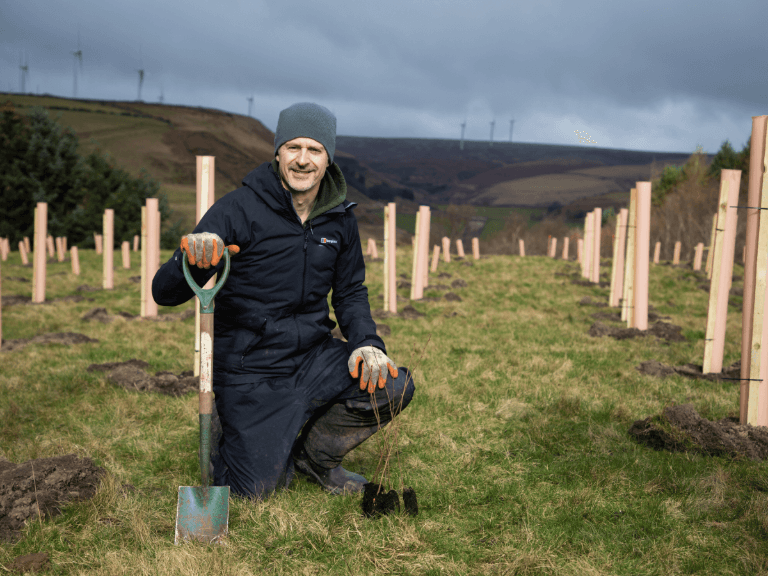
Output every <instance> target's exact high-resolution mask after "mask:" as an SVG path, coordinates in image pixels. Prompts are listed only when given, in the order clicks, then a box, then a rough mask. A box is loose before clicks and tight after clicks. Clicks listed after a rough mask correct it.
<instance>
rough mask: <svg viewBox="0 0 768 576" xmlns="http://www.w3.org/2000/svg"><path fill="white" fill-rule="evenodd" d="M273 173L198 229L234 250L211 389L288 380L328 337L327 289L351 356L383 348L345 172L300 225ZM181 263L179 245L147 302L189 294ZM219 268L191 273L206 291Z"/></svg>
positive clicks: (257, 177)
mask: <svg viewBox="0 0 768 576" xmlns="http://www.w3.org/2000/svg"><path fill="white" fill-rule="evenodd" d="M275 168H276V165H274V164H271V163H269V162H265V163H264V164H262V165H261V166H259V167H258V168H256V169H255V170H253V171H252V172H251V173H250V174H248V175H247V176H246V177H245V179H244V180H243V186H242V187H241V188H238V189H237V190H234V191H233V192H230V193H229V194H227V195H226V196H224V197H223V198H221V199H220V200H218V201H217V202H215V203H214V205H213V206H212V207H211V208H210V209H209V210H208V211H207V212H206V213H205V215H204V216H203V218H202V219H201V220H200V222H199V223H198V225H197V226H196V227H195V230H194V232H215V233H216V234H218V235H219V236H220V237H221V238H222V239H223V240H224V243H225V244H226V245H230V244H235V245H237V246H239V247H240V253H239V254H237V255H236V256H233V257H232V259H231V268H230V272H229V277H228V279H227V281H226V283H225V284H224V286H223V287H222V289H221V291H220V292H219V293H218V295H217V296H216V300H215V312H214V339H213V345H214V354H213V370H214V384H218V385H233V384H242V383H246V382H254V381H258V380H260V379H262V378H275V377H280V376H288V375H292V374H293V373H294V372H295V370H296V368H297V367H298V366H299V365H300V363H301V361H302V359H303V358H304V356H305V355H306V354H307V353H308V352H309V351H310V350H312V349H313V348H314V347H315V346H317V345H318V344H320V343H321V342H323V341H324V340H325V339H327V338H330V337H331V336H330V331H331V329H333V328H334V327H335V325H336V324H335V323H334V322H333V321H332V320H331V319H330V318H329V316H328V313H329V308H328V293H329V292H331V291H332V295H331V304H332V305H333V308H334V311H335V313H336V319H337V320H338V322H339V327H340V328H341V333H342V334H343V335H344V337H345V338H346V339H347V340H348V349H349V352H350V353H351V352H352V351H353V350H354V349H356V348H358V347H360V346H369V345H370V346H375V347H377V348H380V349H381V350H383V351H385V352H386V349H385V347H384V342H383V341H382V340H381V338H379V337H378V336H377V335H376V324H375V323H374V322H373V319H372V318H371V310H370V305H369V303H368V289H367V288H366V287H365V286H364V285H363V282H364V281H365V263H364V261H363V253H362V248H361V244H360V235H359V232H358V229H357V220H356V219H355V216H354V213H353V212H352V208H353V207H354V206H355V204H354V203H351V202H348V201H347V200H346V199H345V198H346V183H345V182H344V176H343V175H342V173H341V170H340V169H339V168H338V166H337V165H336V164H331V165H330V166H329V167H328V169H327V170H326V174H325V177H324V178H323V182H322V185H321V189H320V192H319V193H318V199H317V202H316V204H315V209H314V210H313V212H312V214H310V217H309V218H308V219H307V221H306V222H305V223H304V224H302V222H301V219H300V218H299V216H298V215H297V214H296V211H295V210H294V208H293V204H292V201H291V196H290V193H289V192H288V191H286V190H285V189H284V188H283V187H282V184H281V183H280V179H279V176H278V174H277V173H276V171H275ZM337 201H338V203H336V202H337ZM334 204H335V205H334ZM329 206H330V207H329ZM318 209H319V212H320V213H318ZM181 258H182V252H181V249H180V248H179V249H177V250H176V251H175V252H174V254H173V257H171V259H170V260H169V261H168V262H166V263H165V264H164V265H163V266H162V267H161V268H160V269H159V270H158V271H157V274H156V275H155V278H154V281H153V282H152V296H153V297H154V299H155V301H156V302H157V303H158V304H161V305H163V306H176V305H178V304H182V303H184V302H187V301H189V300H190V299H191V298H192V297H193V296H194V293H193V292H192V289H191V288H190V287H189V286H188V285H187V282H186V280H185V278H184V274H183V271H182V268H181V264H182V260H181ZM223 266H224V260H223V259H222V261H221V262H220V263H219V264H218V265H217V266H216V268H215V269H214V268H211V269H209V270H201V269H199V268H197V267H196V266H191V267H190V271H191V272H192V275H193V277H194V278H195V280H197V281H198V284H199V285H200V286H202V285H203V284H204V283H205V282H206V281H207V280H208V279H209V278H210V277H211V276H213V274H214V273H215V272H218V271H220V270H222V269H223Z"/></svg>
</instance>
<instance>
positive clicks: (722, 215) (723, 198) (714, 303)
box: [702, 170, 741, 374]
mask: <svg viewBox="0 0 768 576" xmlns="http://www.w3.org/2000/svg"><path fill="white" fill-rule="evenodd" d="M740 183H741V170H721V172H720V202H719V203H718V211H717V222H718V224H719V225H718V227H717V230H716V232H717V234H716V236H715V253H714V256H713V260H712V282H710V287H709V310H708V312H707V333H706V334H707V335H706V340H705V342H704V363H703V367H702V372H703V373H704V374H711V373H714V374H719V373H720V372H722V370H723V349H724V347H725V323H726V320H727V313H728V292H729V291H730V286H731V277H732V274H733V257H734V249H735V245H736V223H737V218H738V215H737V209H736V208H735V206H736V205H737V204H738V203H739V184H740ZM731 206H733V208H731Z"/></svg>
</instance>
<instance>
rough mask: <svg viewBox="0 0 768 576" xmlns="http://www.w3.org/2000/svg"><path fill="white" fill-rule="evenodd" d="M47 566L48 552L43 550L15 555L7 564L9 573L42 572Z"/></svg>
mask: <svg viewBox="0 0 768 576" xmlns="http://www.w3.org/2000/svg"><path fill="white" fill-rule="evenodd" d="M49 566H50V562H49V559H48V554H46V553H45V552H34V553H33V554H25V555H24V556H17V557H16V558H14V559H13V562H11V563H10V564H9V565H8V566H7V569H8V571H9V572H10V573H11V574H13V573H14V572H18V573H19V574H26V573H27V572H42V571H43V570H47V569H48V567H49Z"/></svg>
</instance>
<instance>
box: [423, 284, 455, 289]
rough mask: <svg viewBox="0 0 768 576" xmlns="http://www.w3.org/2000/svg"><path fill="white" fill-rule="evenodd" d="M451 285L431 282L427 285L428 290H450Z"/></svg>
mask: <svg viewBox="0 0 768 576" xmlns="http://www.w3.org/2000/svg"><path fill="white" fill-rule="evenodd" d="M450 289H451V287H450V286H446V285H445V284H431V285H429V286H427V290H450Z"/></svg>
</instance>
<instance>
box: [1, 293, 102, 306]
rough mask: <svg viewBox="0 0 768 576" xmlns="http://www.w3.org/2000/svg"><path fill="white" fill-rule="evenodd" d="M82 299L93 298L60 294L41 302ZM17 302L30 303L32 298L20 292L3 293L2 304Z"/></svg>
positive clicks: (90, 300)
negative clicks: (58, 296) (57, 296)
mask: <svg viewBox="0 0 768 576" xmlns="http://www.w3.org/2000/svg"><path fill="white" fill-rule="evenodd" d="M83 300H87V301H88V302H93V298H85V297H84V296H79V295H72V296H62V297H61V298H51V299H47V300H46V301H45V302H43V304H51V303H53V302H82V301H83ZM17 304H32V298H31V297H29V296H23V295H21V294H8V295H5V294H4V295H3V306H15V305H17ZM35 305H36V304H35Z"/></svg>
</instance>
